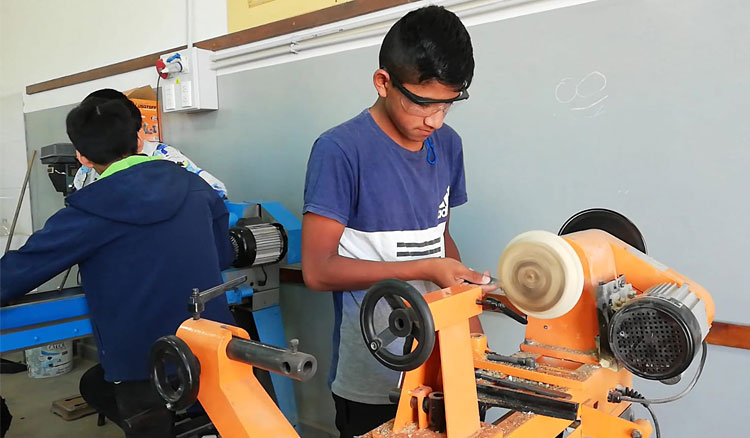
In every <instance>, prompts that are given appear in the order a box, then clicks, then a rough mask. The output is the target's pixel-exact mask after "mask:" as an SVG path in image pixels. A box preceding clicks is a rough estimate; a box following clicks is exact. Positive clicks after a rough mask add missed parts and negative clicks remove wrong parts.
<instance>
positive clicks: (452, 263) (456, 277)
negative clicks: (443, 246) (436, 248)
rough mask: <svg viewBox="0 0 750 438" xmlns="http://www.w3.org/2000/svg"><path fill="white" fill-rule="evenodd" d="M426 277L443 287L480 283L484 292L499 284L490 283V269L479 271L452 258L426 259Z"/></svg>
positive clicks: (493, 288) (492, 289)
mask: <svg viewBox="0 0 750 438" xmlns="http://www.w3.org/2000/svg"><path fill="white" fill-rule="evenodd" d="M423 262H424V263H425V275H426V278H427V279H429V280H430V281H432V282H433V283H435V284H437V285H438V286H440V287H441V288H446V287H450V286H455V285H457V284H462V283H471V284H478V285H481V286H482V292H483V293H485V294H486V293H489V292H492V291H494V290H496V289H497V285H494V284H490V280H491V279H490V275H489V272H488V271H485V272H484V273H481V274H480V273H479V272H477V271H474V270H472V269H469V268H467V267H466V266H464V265H463V263H461V262H459V261H458V260H455V259H451V258H432V259H424V260H423Z"/></svg>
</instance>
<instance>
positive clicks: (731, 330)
mask: <svg viewBox="0 0 750 438" xmlns="http://www.w3.org/2000/svg"><path fill="white" fill-rule="evenodd" d="M706 342H708V343H709V344H712V345H722V346H724V347H734V348H742V349H745V350H750V325H746V324H732V323H728V322H722V321H714V323H713V325H712V326H711V330H710V331H709V332H708V336H707V337H706Z"/></svg>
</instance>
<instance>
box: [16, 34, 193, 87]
mask: <svg viewBox="0 0 750 438" xmlns="http://www.w3.org/2000/svg"><path fill="white" fill-rule="evenodd" d="M185 48H186V46H180V47H174V48H172V49H169V50H163V51H161V52H157V53H152V54H150V55H145V56H141V57H139V58H133V59H129V60H127V61H122V62H118V63H115V64H110V65H106V66H104V67H99V68H95V69H92V70H87V71H84V72H81V73H74V74H72V75H68V76H63V77H61V78H57V79H51V80H49V81H44V82H39V83H37V84H33V85H29V86H27V87H26V94H36V93H41V92H43V91H49V90H54V89H56V88H62V87H67V86H69V85H75V84H81V83H83V82H88V81H93V80H95V79H101V78H106V77H109V76H114V75H119V74H122V73H127V72H131V71H134V70H140V69H142V68H146V67H153V66H154V64H156V60H157V59H159V56H160V55H161V54H162V53H169V52H176V51H178V50H182V49H185ZM154 77H156V68H155V67H154Z"/></svg>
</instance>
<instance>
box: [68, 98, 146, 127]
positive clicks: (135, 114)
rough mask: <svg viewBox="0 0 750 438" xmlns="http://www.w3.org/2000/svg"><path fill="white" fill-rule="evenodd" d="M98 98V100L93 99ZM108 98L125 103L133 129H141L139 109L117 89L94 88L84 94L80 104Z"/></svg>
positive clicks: (141, 118) (141, 119)
mask: <svg viewBox="0 0 750 438" xmlns="http://www.w3.org/2000/svg"><path fill="white" fill-rule="evenodd" d="M94 99H98V100H94ZM110 100H117V101H120V102H122V103H123V104H125V107H126V108H127V109H128V111H129V112H130V116H131V117H132V118H133V129H135V132H138V131H140V130H141V126H143V117H142V116H141V111H140V110H139V109H138V107H137V106H135V104H134V103H133V101H132V100H130V99H128V97H127V96H126V95H124V94H122V93H121V92H119V91H117V90H113V89H111V88H102V89H101V90H96V91H94V92H93V93H91V94H89V95H88V96H86V98H85V99H83V101H82V102H81V104H84V103H89V102H92V101H94V102H97V103H100V102H102V101H110Z"/></svg>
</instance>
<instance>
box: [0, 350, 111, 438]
mask: <svg viewBox="0 0 750 438" xmlns="http://www.w3.org/2000/svg"><path fill="white" fill-rule="evenodd" d="M3 357H4V358H5V359H8V360H13V361H18V360H20V358H21V354H20V353H19V354H9V355H4V356H3ZM95 364H96V362H92V361H89V360H86V359H82V358H79V357H76V358H75V362H74V364H73V370H72V371H71V372H69V373H68V374H64V375H62V376H57V377H50V378H47V379H32V378H29V376H28V374H26V373H25V372H23V373H18V374H0V393H1V394H2V396H3V397H4V398H5V401H6V403H7V404H8V408H9V409H10V413H11V415H13V421H12V422H11V424H10V430H8V434H7V435H6V438H36V437H39V438H42V437H43V438H70V437H87V438H88V437H91V438H123V437H124V436H125V434H124V433H123V432H122V431H121V430H120V428H119V427H117V426H116V425H114V424H112V423H110V422H107V423H106V424H105V425H104V426H102V427H98V426H97V425H96V417H97V416H96V415H89V416H88V417H83V418H80V419H78V420H73V421H65V420H63V419H62V418H60V417H58V416H57V415H55V414H53V413H52V412H50V406H51V405H52V402H53V401H55V400H59V399H62V398H65V397H69V396H71V395H76V394H78V381H79V380H80V379H81V375H82V374H83V373H84V372H86V370H88V369H89V368H91V367H92V366H94V365H95Z"/></svg>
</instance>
